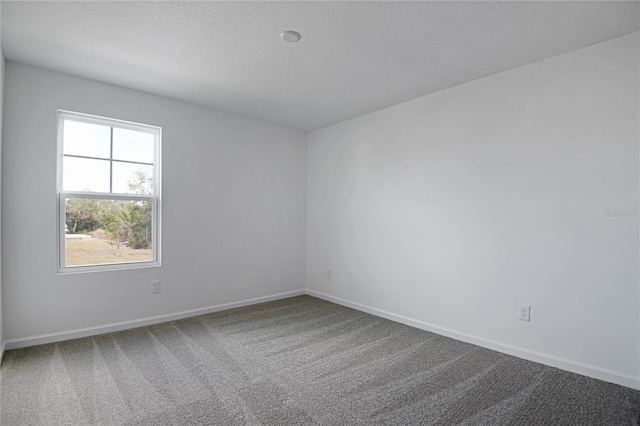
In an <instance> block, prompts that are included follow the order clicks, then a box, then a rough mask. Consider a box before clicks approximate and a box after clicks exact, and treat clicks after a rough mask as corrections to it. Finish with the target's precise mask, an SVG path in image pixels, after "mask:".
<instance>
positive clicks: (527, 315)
mask: <svg viewBox="0 0 640 426" xmlns="http://www.w3.org/2000/svg"><path fill="white" fill-rule="evenodd" d="M518 319H519V320H520V321H531V306H529V305H520V306H518Z"/></svg>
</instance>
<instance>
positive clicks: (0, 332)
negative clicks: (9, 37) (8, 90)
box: [0, 46, 4, 362]
mask: <svg viewBox="0 0 640 426" xmlns="http://www.w3.org/2000/svg"><path fill="white" fill-rule="evenodd" d="M3 104H4V54H3V53H2V47H1V46H0V242H1V241H2V226H1V224H2V121H3V120H2V105H3ZM2 317H3V309H2V244H1V243H0V362H1V361H2V355H3V354H4V321H3V319H2Z"/></svg>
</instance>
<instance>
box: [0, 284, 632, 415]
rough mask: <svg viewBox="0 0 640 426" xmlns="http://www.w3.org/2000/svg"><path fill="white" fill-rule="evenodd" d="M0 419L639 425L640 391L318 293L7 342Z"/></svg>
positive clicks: (0, 398)
mask: <svg viewBox="0 0 640 426" xmlns="http://www.w3.org/2000/svg"><path fill="white" fill-rule="evenodd" d="M0 374H1V379H0V380H1V381H0V390H1V392H2V395H1V397H0V408H1V411H2V413H1V417H0V418H1V420H2V424H3V425H23V424H27V425H94V424H95V425H99V424H104V425H112V424H116V425H192V424H193V425H205V424H211V425H235V424H251V425H259V424H264V425H301V424H320V425H355V424H366V425H379V424H389V425H391V424H392V425H418V424H420V425H492V426H493V425H636V424H637V423H636V420H637V418H638V414H639V413H638V410H639V407H640V392H637V391H634V390H631V389H628V388H625V387H621V386H618V385H614V384H610V383H606V382H602V381H598V380H594V379H590V378H586V377H582V376H579V375H576V374H572V373H567V372H564V371H560V370H558V369H554V368H551V367H546V366H543V365H540V364H535V363H533V362H529V361H524V360H521V359H518V358H514V357H510V356H507V355H503V354H500V353H497V352H493V351H490V350H487V349H483V348H480V347H477V346H473V345H470V344H466V343H462V342H459V341H456V340H452V339H448V338H445V337H442V336H438V335H436V334H432V333H428V332H425V331H421V330H417V329H414V328H411V327H408V326H405V325H402V324H398V323H394V322H392V321H388V320H385V319H381V318H377V317H374V316H371V315H368V314H364V313H361V312H358V311H354V310H352V309H348V308H344V307H341V306H338V305H335V304H332V303H329V302H325V301H322V300H319V299H316V298H313V297H309V296H301V297H294V298H290V299H285V300H280V301H276V302H270V303H264V304H260V305H255V306H251V307H246V308H240V309H234V310H229V311H224V312H218V313H214V314H209V315H203V316H199V317H193V318H189V319H185V320H180V321H173V322H169V323H164V324H160V325H155V326H150V327H143V328H138V329H134V330H128V331H122V332H117V333H111V334H104V335H101V336H95V337H88V338H83V339H77V340H71V341H67V342H61V343H56V344H49V345H42V346H35V347H30V348H24V349H19V350H14V351H9V352H8V353H7V355H6V357H5V360H4V363H3V365H2V368H1V369H0Z"/></svg>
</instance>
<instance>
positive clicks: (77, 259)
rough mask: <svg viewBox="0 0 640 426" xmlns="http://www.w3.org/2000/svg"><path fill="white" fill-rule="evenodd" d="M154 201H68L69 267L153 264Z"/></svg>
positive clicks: (66, 261) (66, 236)
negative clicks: (132, 263)
mask: <svg viewBox="0 0 640 426" xmlns="http://www.w3.org/2000/svg"><path fill="white" fill-rule="evenodd" d="M152 206H153V204H152V203H151V202H150V201H122V200H94V199H87V198H66V199H65V218H66V234H65V266H80V265H103V264H113V263H130V262H149V261H153V251H152V240H151V238H152V236H151V231H152V226H151V225H152V217H153V212H152V208H153V207H152Z"/></svg>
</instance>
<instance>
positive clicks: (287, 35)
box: [280, 31, 300, 43]
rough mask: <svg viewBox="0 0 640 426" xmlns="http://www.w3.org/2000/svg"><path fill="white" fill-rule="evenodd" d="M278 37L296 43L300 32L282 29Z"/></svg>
mask: <svg viewBox="0 0 640 426" xmlns="http://www.w3.org/2000/svg"><path fill="white" fill-rule="evenodd" d="M280 38H281V39H283V40H284V41H286V42H287V43H296V42H297V41H299V40H300V33H297V32H295V31H284V32H283V33H282V34H280Z"/></svg>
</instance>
